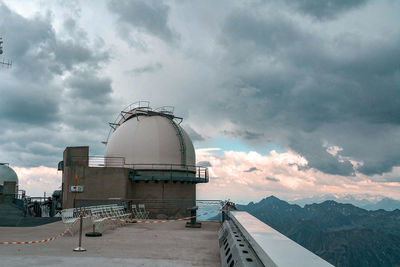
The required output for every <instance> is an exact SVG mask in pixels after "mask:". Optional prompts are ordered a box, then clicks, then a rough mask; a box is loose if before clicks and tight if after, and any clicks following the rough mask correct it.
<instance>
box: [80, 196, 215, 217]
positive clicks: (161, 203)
mask: <svg viewBox="0 0 400 267" xmlns="http://www.w3.org/2000/svg"><path fill="white" fill-rule="evenodd" d="M221 203H222V201H221V200H192V199H118V198H110V199H75V200H74V207H75V208H80V207H89V206H98V205H110V204H117V205H120V206H124V207H125V209H126V210H129V209H130V208H132V205H136V207H138V205H139V204H144V206H145V209H146V211H149V217H150V218H151V219H175V218H180V217H186V216H189V215H190V209H191V208H192V207H193V206H197V207H198V210H197V215H202V216H200V217H199V218H198V220H200V221H220V220H221V207H222V206H221Z"/></svg>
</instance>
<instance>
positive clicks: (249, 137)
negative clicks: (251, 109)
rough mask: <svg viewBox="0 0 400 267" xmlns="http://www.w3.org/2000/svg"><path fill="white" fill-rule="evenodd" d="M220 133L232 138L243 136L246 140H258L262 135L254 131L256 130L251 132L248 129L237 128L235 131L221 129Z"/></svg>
mask: <svg viewBox="0 0 400 267" xmlns="http://www.w3.org/2000/svg"><path fill="white" fill-rule="evenodd" d="M222 133H223V134H224V135H227V136H231V137H234V138H244V139H246V140H258V139H260V138H262V137H263V136H264V134H263V133H256V132H251V131H248V130H244V131H242V130H237V131H227V130H224V131H222Z"/></svg>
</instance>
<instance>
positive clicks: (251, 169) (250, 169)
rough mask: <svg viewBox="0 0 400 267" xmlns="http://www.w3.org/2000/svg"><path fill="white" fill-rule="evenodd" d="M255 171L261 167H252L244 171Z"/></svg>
mask: <svg viewBox="0 0 400 267" xmlns="http://www.w3.org/2000/svg"><path fill="white" fill-rule="evenodd" d="M255 171H259V169H257V168H256V167H251V168H249V169H248V170H245V171H243V172H255Z"/></svg>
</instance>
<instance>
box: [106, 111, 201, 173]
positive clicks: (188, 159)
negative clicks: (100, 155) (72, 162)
mask: <svg viewBox="0 0 400 267" xmlns="http://www.w3.org/2000/svg"><path fill="white" fill-rule="evenodd" d="M173 123H175V122H173V121H172V120H171V119H169V118H167V117H164V116H160V115H152V116H145V115H141V116H137V117H133V118H131V119H129V120H127V121H125V122H124V123H122V124H121V125H120V126H119V127H118V128H117V129H116V130H115V131H114V132H113V133H112V134H111V136H110V138H109V140H108V143H107V147H106V151H105V157H106V158H107V157H123V158H125V164H126V165H136V166H135V167H136V169H137V167H138V166H137V165H142V166H141V167H140V168H142V169H145V166H146V164H149V167H150V166H151V164H154V165H172V164H173V165H181V164H183V165H187V166H194V165H195V162H196V160H195V152H194V148H193V144H192V141H191V140H190V138H189V136H188V135H187V133H186V132H185V131H184V130H183V129H182V128H181V127H180V126H179V125H177V124H175V126H176V127H174V125H173ZM179 132H180V133H179ZM181 140H182V141H181ZM182 143H183V144H182ZM182 147H184V148H185V151H184V153H182V149H181V148H182ZM183 157H184V158H183ZM106 164H107V163H106Z"/></svg>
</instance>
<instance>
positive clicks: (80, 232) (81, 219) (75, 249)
mask: <svg viewBox="0 0 400 267" xmlns="http://www.w3.org/2000/svg"><path fill="white" fill-rule="evenodd" d="M79 220H80V222H79V246H78V247H77V248H74V250H73V251H75V252H84V251H86V249H85V248H83V247H82V228H83V213H82V212H81V213H80V214H79Z"/></svg>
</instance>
